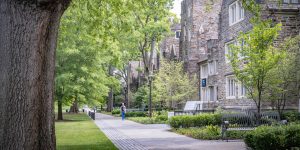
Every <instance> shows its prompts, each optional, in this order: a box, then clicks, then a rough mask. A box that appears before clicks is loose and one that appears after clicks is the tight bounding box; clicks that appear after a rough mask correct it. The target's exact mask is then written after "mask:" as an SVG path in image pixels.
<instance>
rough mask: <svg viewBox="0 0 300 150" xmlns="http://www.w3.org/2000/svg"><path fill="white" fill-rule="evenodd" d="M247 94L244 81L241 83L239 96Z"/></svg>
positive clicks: (242, 96)
mask: <svg viewBox="0 0 300 150" xmlns="http://www.w3.org/2000/svg"><path fill="white" fill-rule="evenodd" d="M246 95H247V89H246V87H245V85H244V84H243V83H241V84H239V98H244V97H246Z"/></svg>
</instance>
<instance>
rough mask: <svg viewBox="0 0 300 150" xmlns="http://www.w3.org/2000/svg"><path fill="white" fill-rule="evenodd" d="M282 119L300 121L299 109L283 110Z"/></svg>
mask: <svg viewBox="0 0 300 150" xmlns="http://www.w3.org/2000/svg"><path fill="white" fill-rule="evenodd" d="M281 119H282V120H287V121H288V122H296V121H300V113H299V112H297V111H287V112H283V114H282V116H281Z"/></svg>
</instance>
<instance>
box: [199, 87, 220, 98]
mask: <svg viewBox="0 0 300 150" xmlns="http://www.w3.org/2000/svg"><path fill="white" fill-rule="evenodd" d="M216 97H217V96H216V90H215V87H214V86H208V87H202V88H201V100H202V101H215V100H216Z"/></svg>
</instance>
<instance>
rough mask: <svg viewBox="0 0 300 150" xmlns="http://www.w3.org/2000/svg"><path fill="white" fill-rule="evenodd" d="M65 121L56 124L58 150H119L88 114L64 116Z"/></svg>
mask: <svg viewBox="0 0 300 150" xmlns="http://www.w3.org/2000/svg"><path fill="white" fill-rule="evenodd" d="M64 119H65V120H64V121H57V122H55V131H56V148H57V149H58V150H82V149H84V150H117V148H116V147H115V146H114V145H113V143H112V142H111V141H110V140H109V139H108V138H107V137H106V136H105V135H104V134H103V133H102V132H101V131H100V130H99V128H98V127H97V126H96V125H95V124H94V123H93V122H92V120H91V119H90V118H89V117H88V116H87V115H86V114H84V113H79V114H64Z"/></svg>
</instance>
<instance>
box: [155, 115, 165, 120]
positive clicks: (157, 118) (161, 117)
mask: <svg viewBox="0 0 300 150" xmlns="http://www.w3.org/2000/svg"><path fill="white" fill-rule="evenodd" d="M155 120H157V121H167V120H168V116H166V115H159V116H156V117H155Z"/></svg>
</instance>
